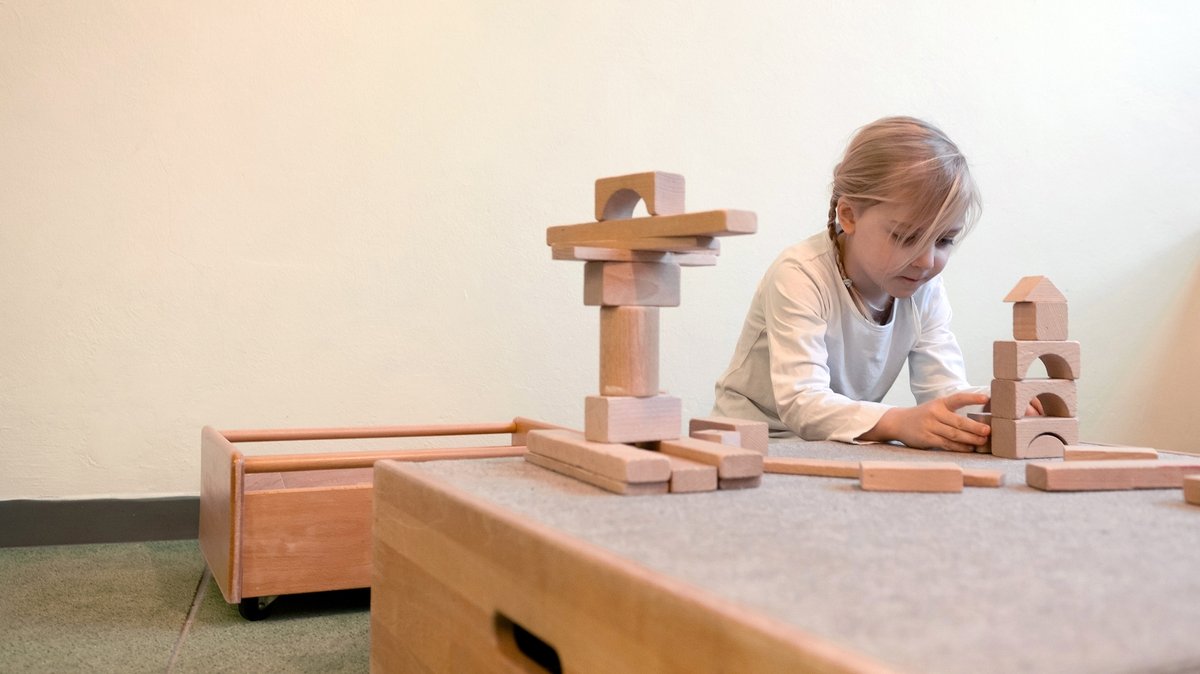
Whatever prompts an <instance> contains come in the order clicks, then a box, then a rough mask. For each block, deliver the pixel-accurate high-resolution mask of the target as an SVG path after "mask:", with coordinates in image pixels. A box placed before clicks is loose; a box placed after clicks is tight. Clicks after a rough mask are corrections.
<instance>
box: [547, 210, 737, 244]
mask: <svg viewBox="0 0 1200 674" xmlns="http://www.w3.org/2000/svg"><path fill="white" fill-rule="evenodd" d="M757 228H758V220H757V217H756V216H755V215H754V213H752V212H750V211H734V210H724V211H700V212H697V213H684V214H682V215H658V216H651V217H648V218H630V219H629V220H609V221H606V222H585V223H582V224H578V225H554V226H552V227H549V228H547V229H546V243H547V244H549V245H554V244H557V243H583V242H596V241H630V240H636V239H644V238H647V237H663V236H666V237H670V236H735V235H739V234H753V233H754V232H755V230H756V229H757ZM609 247H612V246H609Z"/></svg>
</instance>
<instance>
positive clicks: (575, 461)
mask: <svg viewBox="0 0 1200 674" xmlns="http://www.w3.org/2000/svg"><path fill="white" fill-rule="evenodd" d="M527 442H528V443H529V444H528V450H529V453H536V454H541V455H542V456H547V457H550V458H551V459H555V460H557V461H561V462H563V463H568V464H571V465H573V466H578V467H579V468H582V469H584V470H587V471H589V472H591V473H595V474H597V475H601V476H604V477H606V478H609V479H611V480H616V481H618V482H666V481H667V480H669V479H671V464H670V462H669V461H667V459H666V458H665V457H662V456H658V455H655V454H653V453H652V452H647V451H645V450H641V449H638V448H636V447H630V446H629V445H622V444H616V443H605V442H591V441H589V440H587V439H585V438H584V437H583V435H582V434H581V433H577V432H575V431H567V430H553V431H531V432H530V433H529V436H528V438H527ZM526 458H528V456H527V457H526Z"/></svg>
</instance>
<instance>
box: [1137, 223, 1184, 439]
mask: <svg viewBox="0 0 1200 674" xmlns="http://www.w3.org/2000/svg"><path fill="white" fill-rule="evenodd" d="M1192 243H1193V244H1200V237H1196V240H1194V241H1193V242H1192ZM1187 249H1188V250H1197V249H1200V245H1191V246H1188V248H1187ZM1181 272H1182V270H1181ZM1160 329H1161V332H1159V333H1158V334H1159V339H1158V341H1159V344H1158V345H1157V347H1156V348H1151V349H1147V351H1146V353H1147V355H1148V356H1149V358H1148V362H1145V363H1144V364H1143V365H1144V366H1145V370H1144V371H1143V375H1142V376H1139V377H1138V378H1137V381H1135V382H1133V383H1134V384H1135V387H1134V391H1135V392H1136V393H1135V395H1137V396H1138V397H1139V398H1141V400H1140V403H1141V404H1139V405H1136V407H1137V408H1140V409H1130V410H1129V413H1130V416H1131V418H1132V420H1131V421H1130V423H1131V424H1132V425H1134V426H1135V427H1136V435H1135V437H1136V444H1141V445H1147V446H1151V447H1156V448H1158V449H1168V450H1172V451H1179V452H1192V453H1197V454H1200V431H1197V428H1198V426H1197V423H1196V415H1197V412H1198V411H1200V406H1198V405H1200V348H1197V347H1200V340H1198V339H1197V335H1200V256H1195V257H1193V258H1192V260H1191V274H1190V275H1189V276H1188V278H1187V282H1186V283H1185V284H1184V285H1183V286H1182V287H1181V288H1180V289H1179V294H1178V299H1177V300H1176V301H1175V302H1172V303H1171V305H1170V306H1169V309H1168V311H1167V312H1165V314H1164V320H1163V324H1162V325H1161V326H1160ZM1139 412H1140V413H1139Z"/></svg>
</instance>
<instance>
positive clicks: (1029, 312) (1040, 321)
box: [1013, 302, 1067, 340]
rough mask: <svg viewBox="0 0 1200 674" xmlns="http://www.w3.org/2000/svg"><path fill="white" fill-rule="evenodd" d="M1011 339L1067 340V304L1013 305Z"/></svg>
mask: <svg viewBox="0 0 1200 674" xmlns="http://www.w3.org/2000/svg"><path fill="white" fill-rule="evenodd" d="M1013 338H1014V339H1030V340H1065V339H1066V338H1067V303H1066V302H1016V303H1014V304H1013Z"/></svg>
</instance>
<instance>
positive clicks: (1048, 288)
mask: <svg viewBox="0 0 1200 674" xmlns="http://www.w3.org/2000/svg"><path fill="white" fill-rule="evenodd" d="M1004 301H1005V302H1066V301H1067V297H1066V295H1063V294H1062V291H1060V290H1059V289H1058V288H1057V287H1056V286H1055V285H1054V284H1053V283H1051V282H1050V279H1048V278H1046V277H1045V276H1026V277H1024V278H1022V279H1021V280H1020V281H1017V285H1015V286H1013V289H1012V290H1010V291H1009V293H1008V295H1006V296H1005V297H1004Z"/></svg>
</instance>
